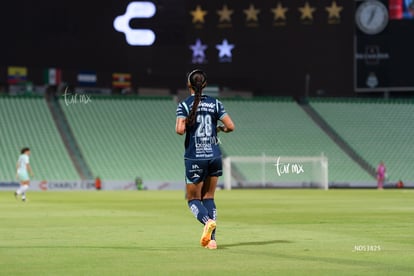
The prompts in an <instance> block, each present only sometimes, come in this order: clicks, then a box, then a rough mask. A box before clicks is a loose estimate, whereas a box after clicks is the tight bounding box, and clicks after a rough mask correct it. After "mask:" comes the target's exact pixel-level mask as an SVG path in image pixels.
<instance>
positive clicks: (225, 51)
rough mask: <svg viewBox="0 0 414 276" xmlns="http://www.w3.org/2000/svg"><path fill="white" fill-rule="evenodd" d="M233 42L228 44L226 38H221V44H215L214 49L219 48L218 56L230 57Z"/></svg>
mask: <svg viewBox="0 0 414 276" xmlns="http://www.w3.org/2000/svg"><path fill="white" fill-rule="evenodd" d="M233 48H234V44H229V43H228V42H227V39H223V42H222V43H221V44H217V45H216V49H217V50H219V54H218V55H219V58H224V57H229V58H231V50H233Z"/></svg>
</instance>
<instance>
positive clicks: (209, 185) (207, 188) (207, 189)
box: [202, 176, 218, 249]
mask: <svg viewBox="0 0 414 276" xmlns="http://www.w3.org/2000/svg"><path fill="white" fill-rule="evenodd" d="M217 182H218V176H208V177H207V178H206V180H205V181H204V186H203V191H202V200H203V205H204V207H206V209H207V211H208V216H209V217H210V218H211V219H213V220H214V221H216V220H217V209H216V203H215V202H214V192H215V190H216V187H217ZM206 248H209V249H216V248H217V243H216V229H214V230H213V232H212V233H211V241H210V242H209V243H208V245H207V246H206Z"/></svg>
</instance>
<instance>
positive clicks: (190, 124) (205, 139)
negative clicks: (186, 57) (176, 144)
mask: <svg viewBox="0 0 414 276" xmlns="http://www.w3.org/2000/svg"><path fill="white" fill-rule="evenodd" d="M206 85H207V76H206V74H205V73H204V72H203V71H201V70H198V69H197V70H194V71H192V72H190V73H189V74H188V77H187V86H188V88H189V91H190V93H191V95H190V96H189V97H188V98H186V99H185V100H184V101H182V102H181V103H180V104H179V105H178V107H177V119H176V125H175V131H176V132H177V134H179V135H183V134H186V137H185V153H184V163H185V175H186V182H187V185H186V192H187V193H186V194H187V201H188V207H189V208H190V210H191V212H192V213H193V214H194V216H195V217H196V218H197V220H199V221H200V222H201V223H202V224H204V230H203V234H202V236H201V240H200V244H201V246H203V247H206V248H209V249H216V248H217V243H216V239H215V229H216V215H217V212H216V205H215V202H214V192H215V190H216V186H217V181H218V177H219V176H221V175H222V160H221V151H220V148H219V139H218V137H217V133H218V132H219V131H222V132H231V131H233V130H234V124H233V121H232V120H231V118H230V116H229V115H228V114H227V113H226V111H225V110H224V107H223V104H222V103H221V102H220V101H219V100H217V99H215V98H212V97H210V96H207V95H203V94H202V91H203V89H204V88H205V87H206ZM218 121H221V122H222V125H221V124H220V125H219V124H218Z"/></svg>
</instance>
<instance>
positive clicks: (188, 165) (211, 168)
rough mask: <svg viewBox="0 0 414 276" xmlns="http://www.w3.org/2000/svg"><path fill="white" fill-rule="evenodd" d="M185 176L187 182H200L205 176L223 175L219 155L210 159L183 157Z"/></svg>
mask: <svg viewBox="0 0 414 276" xmlns="http://www.w3.org/2000/svg"><path fill="white" fill-rule="evenodd" d="M184 162H185V176H186V181H187V183H188V184H190V183H200V182H202V181H204V180H205V179H206V177H207V176H221V175H223V164H222V162H221V157H219V158H214V159H210V160H191V159H185V160H184Z"/></svg>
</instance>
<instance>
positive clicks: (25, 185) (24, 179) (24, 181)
mask: <svg viewBox="0 0 414 276" xmlns="http://www.w3.org/2000/svg"><path fill="white" fill-rule="evenodd" d="M18 179H19V180H20V187H19V188H18V189H17V190H16V191H15V192H14V195H15V197H16V198H17V196H19V195H21V196H22V200H23V201H26V191H27V189H29V184H30V180H29V175H28V174H27V173H19V175H18Z"/></svg>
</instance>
